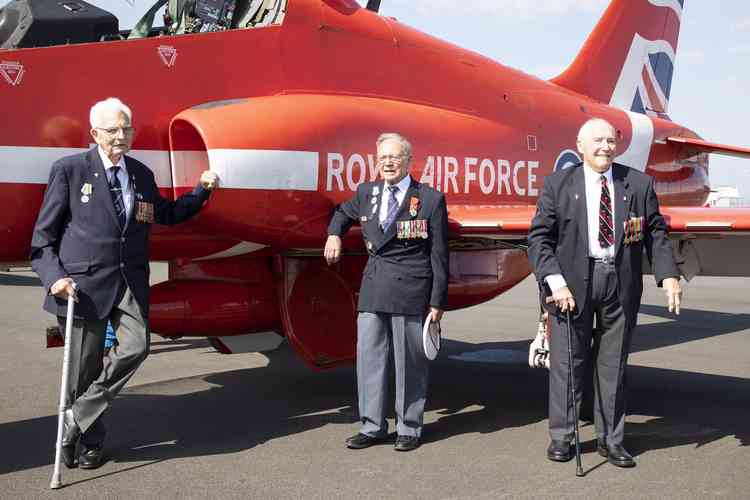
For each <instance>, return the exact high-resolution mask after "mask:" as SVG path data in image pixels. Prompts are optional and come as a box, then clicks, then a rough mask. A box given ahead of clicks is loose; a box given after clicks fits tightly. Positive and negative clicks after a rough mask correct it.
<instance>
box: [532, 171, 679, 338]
mask: <svg viewBox="0 0 750 500" xmlns="http://www.w3.org/2000/svg"><path fill="white" fill-rule="evenodd" d="M583 169H584V167H583V165H582V164H581V163H579V164H578V165H576V166H575V167H571V168H568V169H565V170H562V171H559V172H556V173H554V174H552V175H550V176H549V177H547V178H546V179H545V181H544V188H543V189H542V194H541V196H540V197H539V202H538V204H537V213H536V215H535V216H534V219H533V220H532V222H531V229H530V231H529V250H528V252H529V261H530V262H531V266H532V268H533V270H534V274H535V275H536V278H537V280H538V281H539V285H540V287H542V289H544V288H545V287H546V284H545V282H544V278H546V277H547V276H549V275H551V274H562V275H563V277H564V278H565V281H566V282H567V284H568V288H570V290H571V292H572V293H573V297H574V298H575V301H576V309H577V311H578V313H580V311H582V310H583V307H584V305H585V303H586V297H587V291H588V287H589V286H590V283H589V265H590V263H589V258H588V257H589V249H588V243H589V240H588V218H587V214H586V186H585V179H584V171H583ZM612 179H613V184H614V200H613V201H614V209H615V211H614V214H613V215H614V225H615V237H616V241H615V267H616V269H617V277H618V285H619V295H620V302H621V305H622V308H623V310H624V312H625V317H626V319H627V321H628V323H629V325H631V326H633V325H635V320H636V316H637V314H638V309H639V307H640V303H641V295H642V292H643V278H642V275H643V273H642V265H643V251H644V250H645V251H646V254H647V256H648V259H649V262H651V268H652V269H653V272H654V277H655V278H656V282H657V284H658V285H659V286H661V282H662V281H663V280H664V279H665V278H669V277H674V278H679V276H680V273H679V270H678V269H677V265H676V263H675V260H674V256H673V254H672V244H671V242H670V241H669V237H668V233H667V225H666V224H665V222H664V218H663V217H662V216H661V214H660V213H659V202H658V201H657V199H656V193H655V192H654V185H653V179H652V178H651V177H650V176H648V175H646V174H644V173H642V172H639V171H637V170H634V169H632V168H629V167H626V166H624V165H619V164H617V163H615V164H613V165H612ZM640 217H643V219H642V220H643V225H642V226H643V227H642V231H641V233H640V239H639V238H631V239H632V240H633V241H631V242H626V241H625V236H626V235H625V231H624V224H625V221H626V220H628V219H631V218H640Z"/></svg>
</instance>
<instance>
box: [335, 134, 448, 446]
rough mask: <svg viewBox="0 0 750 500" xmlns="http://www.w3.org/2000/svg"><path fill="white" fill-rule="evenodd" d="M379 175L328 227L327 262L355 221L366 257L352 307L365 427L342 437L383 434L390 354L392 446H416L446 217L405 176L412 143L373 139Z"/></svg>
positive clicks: (358, 440) (441, 200)
mask: <svg viewBox="0 0 750 500" xmlns="http://www.w3.org/2000/svg"><path fill="white" fill-rule="evenodd" d="M377 164H378V169H379V172H380V176H381V177H382V180H379V181H376V182H367V183H364V184H361V185H360V186H359V187H358V188H357V192H356V194H355V196H354V197H353V198H352V199H351V200H349V201H347V202H345V203H342V204H341V205H339V206H338V207H337V208H336V211H335V213H334V215H333V218H332V219H331V222H330V224H329V226H328V234H329V236H328V240H327V241H326V246H325V251H324V254H325V258H326V261H327V262H328V263H329V264H331V263H334V262H336V261H338V260H339V257H340V255H341V236H343V235H344V233H346V231H347V230H348V229H349V227H350V226H351V225H352V224H353V223H354V222H355V221H359V222H360V223H361V225H362V236H363V237H364V240H365V247H366V248H367V253H368V255H369V259H368V261H367V266H366V267H365V271H364V276H363V279H362V287H361V289H360V293H359V304H358V306H357V309H358V311H359V315H358V318H357V332H358V333H357V390H358V393H359V415H360V420H361V423H362V426H361V428H360V431H359V433H358V434H356V435H354V436H352V437H350V438H349V439H347V441H346V444H347V446H348V447H349V448H352V449H361V448H367V447H369V446H372V445H373V444H376V443H379V442H381V441H383V440H384V439H385V437H386V436H387V435H388V423H387V421H386V398H387V395H388V358H389V354H390V352H391V350H392V351H393V358H394V366H395V371H396V431H397V433H398V437H397V439H396V446H395V449H396V450H397V451H410V450H413V449H415V448H417V447H418V446H419V438H420V436H421V432H422V421H423V415H424V405H425V400H426V397H427V373H428V370H427V368H428V363H429V361H428V360H427V358H426V357H425V354H424V351H423V348H422V324H423V322H424V321H425V318H426V316H427V314H428V312H429V314H430V315H431V319H432V320H433V321H439V320H440V318H441V317H442V315H443V309H444V308H445V303H446V298H447V294H448V214H447V210H446V206H445V197H444V196H443V194H442V193H439V192H437V191H435V190H434V189H432V188H430V187H428V186H426V185H424V184H420V183H419V182H417V181H415V180H414V179H412V178H411V177H410V176H409V175H408V174H409V167H410V164H411V145H410V144H409V142H408V141H407V140H406V139H405V138H404V137H402V136H400V135H398V134H392V133H389V134H382V135H381V136H380V137H379V138H378V140H377Z"/></svg>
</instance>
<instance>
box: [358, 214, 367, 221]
mask: <svg viewBox="0 0 750 500" xmlns="http://www.w3.org/2000/svg"><path fill="white" fill-rule="evenodd" d="M359 221H360V222H367V216H366V215H363V216H362V217H360V218H359Z"/></svg>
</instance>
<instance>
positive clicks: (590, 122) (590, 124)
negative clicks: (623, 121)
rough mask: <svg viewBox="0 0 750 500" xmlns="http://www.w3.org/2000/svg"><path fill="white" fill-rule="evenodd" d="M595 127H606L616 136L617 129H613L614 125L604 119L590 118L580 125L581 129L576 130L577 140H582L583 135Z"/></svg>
mask: <svg viewBox="0 0 750 500" xmlns="http://www.w3.org/2000/svg"><path fill="white" fill-rule="evenodd" d="M595 125H606V126H607V127H609V128H611V129H612V132H614V133H615V135H617V129H616V128H615V127H614V125H612V124H611V123H609V122H608V121H607V120H605V119H604V118H591V119H589V120H586V123H584V124H583V125H581V128H579V129H578V140H579V141H580V140H582V139H583V136H584V134H585V133H586V132H588V131H589V130H590V129H591V128H593V127H594V126H595Z"/></svg>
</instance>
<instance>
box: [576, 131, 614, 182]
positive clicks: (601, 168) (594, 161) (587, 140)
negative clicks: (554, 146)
mask: <svg viewBox="0 0 750 500" xmlns="http://www.w3.org/2000/svg"><path fill="white" fill-rule="evenodd" d="M576 146H577V147H578V152H579V153H581V155H582V156H583V164H584V165H585V166H587V167H589V168H591V169H592V170H594V171H595V172H598V173H600V174H603V173H604V172H606V171H607V170H609V168H610V167H611V166H612V162H613V161H614V159H615V153H616V151H617V131H616V130H615V128H614V127H613V126H612V124H611V123H609V122H608V121H607V120H604V119H602V118H592V119H591V120H588V121H587V122H586V123H584V124H583V125H582V126H581V128H580V129H579V130H578V140H577V142H576Z"/></svg>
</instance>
